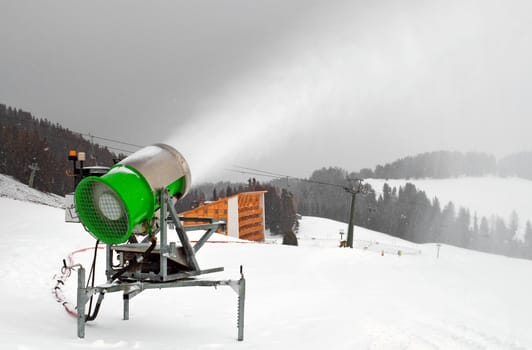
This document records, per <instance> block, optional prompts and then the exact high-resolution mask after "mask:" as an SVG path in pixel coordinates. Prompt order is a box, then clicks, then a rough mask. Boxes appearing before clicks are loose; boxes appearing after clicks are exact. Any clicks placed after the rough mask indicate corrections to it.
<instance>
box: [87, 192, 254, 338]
mask: <svg viewBox="0 0 532 350" xmlns="http://www.w3.org/2000/svg"><path fill="white" fill-rule="evenodd" d="M160 218H161V220H160V227H159V250H158V253H159V255H160V260H159V262H160V268H159V271H158V273H155V272H149V273H139V272H135V273H134V272H125V273H123V274H121V277H120V278H118V279H115V280H113V278H112V276H113V275H114V274H115V273H116V272H117V271H118V270H117V269H115V268H114V267H113V250H115V249H116V250H118V249H127V248H131V246H134V244H124V245H120V246H111V245H107V247H106V270H105V273H106V276H107V283H106V284H103V285H100V286H96V287H87V286H86V285H85V269H84V268H83V266H79V267H78V269H77V272H78V290H77V312H78V317H77V329H78V337H79V338H84V337H85V324H86V322H87V321H92V320H94V319H95V318H96V316H97V313H98V310H99V309H100V305H101V303H102V301H103V298H104V296H105V294H107V293H115V292H123V295H122V297H123V319H124V320H128V319H129V301H130V300H131V299H132V298H134V297H135V296H137V295H138V294H140V293H141V292H143V291H144V290H148V289H163V288H179V287H215V288H216V287H218V286H229V287H231V288H232V289H233V290H234V291H235V292H236V293H237V294H238V320H237V324H238V338H237V339H238V340H239V341H242V340H244V304H245V298H246V280H245V278H244V274H243V271H242V266H240V279H239V280H196V279H194V278H191V277H193V276H198V275H202V274H206V273H212V272H220V271H223V270H224V268H223V267H219V268H213V269H207V270H201V269H200V267H199V265H198V262H197V260H196V257H195V253H196V252H197V251H198V250H199V249H200V248H201V247H202V246H203V245H204V244H205V242H206V241H207V240H208V239H209V238H210V237H211V236H212V234H213V233H214V232H215V230H216V229H217V228H219V227H220V226H221V225H224V224H225V222H224V221H220V220H217V221H215V220H213V219H205V218H195V219H188V221H204V222H207V224H205V225H194V226H188V227H187V228H185V227H184V226H183V224H182V223H181V219H180V218H179V217H178V216H177V213H176V211H175V209H174V206H173V203H172V201H171V199H170V198H169V196H168V192H167V191H165V190H163V191H161V194H160ZM185 220H187V219H184V220H183V221H185ZM169 223H172V224H173V225H174V226H175V229H176V232H177V236H178V238H179V240H180V242H181V247H180V249H181V253H182V255H183V258H184V260H186V263H187V265H188V267H187V269H186V270H185V271H182V272H179V273H173V274H169V273H168V259H169V258H175V257H176V256H177V247H176V244H175V242H170V244H169V243H168V237H167V229H168V224H169ZM198 229H205V230H206V232H205V233H204V234H203V236H202V237H201V238H200V240H199V241H198V242H197V243H196V244H195V245H194V246H192V244H191V243H190V241H189V239H188V236H187V234H186V231H187V230H198ZM141 244H144V246H146V243H141ZM134 248H135V247H134ZM124 251H125V250H124ZM132 251H135V250H132ZM152 252H154V253H157V249H154V250H153V251H152ZM141 253H142V251H141ZM95 294H99V297H98V300H97V302H96V307H95V309H94V310H95V311H94V314H93V315H86V314H85V305H86V304H87V302H88V301H89V300H90V298H91V297H92V296H93V295H95Z"/></svg>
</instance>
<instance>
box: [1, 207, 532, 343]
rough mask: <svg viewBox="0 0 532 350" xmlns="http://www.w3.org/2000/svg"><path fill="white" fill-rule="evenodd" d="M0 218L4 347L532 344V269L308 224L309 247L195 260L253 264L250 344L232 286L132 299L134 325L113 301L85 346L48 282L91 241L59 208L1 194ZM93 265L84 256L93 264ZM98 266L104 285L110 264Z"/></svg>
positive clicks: (257, 248) (333, 225) (229, 248)
mask: <svg viewBox="0 0 532 350" xmlns="http://www.w3.org/2000/svg"><path fill="white" fill-rule="evenodd" d="M0 219H1V221H2V223H3V225H2V227H3V229H2V234H3V236H2V240H0V247H1V249H2V254H0V266H1V268H2V275H1V277H0V300H1V307H0V309H1V312H0V339H1V341H0V342H1V348H2V349H54V350H55V349H100V348H102V349H108V348H112V349H324V348H327V349H404V348H407V349H525V348H532V333H531V332H530V317H531V316H530V315H531V312H532V298H531V295H532V281H531V279H530V276H531V275H532V262H531V261H525V260H519V259H511V258H506V257H501V256H495V255H489V254H483V253H477V252H472V251H467V250H463V249H458V248H454V247H450V246H443V247H442V249H441V255H440V258H439V259H436V257H435V255H436V247H435V246H434V245H421V246H419V245H415V244H412V243H409V242H405V241H401V240H397V239H395V238H391V237H388V236H386V235H383V234H378V233H375V232H371V231H368V230H363V229H360V228H358V227H357V228H356V229H355V237H357V238H358V239H360V241H359V242H363V241H370V242H378V243H379V244H388V245H395V246H398V247H406V246H408V247H412V248H416V249H417V250H420V251H421V253H418V254H404V255H401V256H399V255H397V254H394V253H388V252H385V254H384V256H382V255H381V253H382V251H381V250H371V249H340V248H337V247H336V244H337V241H338V240H339V235H338V231H339V230H340V229H342V228H344V229H345V224H342V223H338V222H334V221H330V220H323V219H319V218H306V217H304V218H303V220H302V222H301V228H300V233H299V235H300V243H301V245H300V246H299V247H289V246H281V245H276V244H240V243H225V244H217V243H207V244H206V245H205V246H204V247H203V248H202V250H201V251H200V252H199V253H198V261H199V263H200V265H201V267H203V268H208V267H217V266H224V267H225V268H226V271H225V272H223V273H219V274H216V276H213V277H217V278H238V268H239V265H240V264H242V265H243V266H244V272H245V275H246V279H247V298H246V328H245V340H244V342H242V343H239V342H237V341H236V327H235V324H236V295H235V294H234V292H233V291H232V290H230V289H229V288H218V289H217V290H215V289H212V288H189V289H187V288H180V289H175V290H171V289H166V290H151V291H146V292H144V293H142V294H140V295H139V296H137V297H135V298H134V299H133V300H132V301H131V304H130V320H129V321H122V320H121V316H122V298H121V295H120V294H118V293H115V294H109V295H107V296H106V298H105V300H104V303H103V305H102V310H101V312H100V315H99V316H98V318H97V319H96V321H94V322H91V323H90V324H89V325H88V326H87V328H86V337H85V339H78V338H77V337H76V320H75V319H74V318H72V317H71V316H69V315H68V314H67V313H66V312H65V311H64V310H63V308H62V307H61V305H60V304H58V303H57V302H56V301H55V300H54V298H53V296H52V292H51V288H52V286H53V285H54V284H55V283H54V275H55V274H57V273H59V270H60V267H61V264H62V262H61V261H62V259H63V258H64V257H66V256H67V255H68V254H69V253H70V252H72V251H74V250H77V249H80V248H84V247H91V246H93V245H94V240H93V239H92V237H91V236H90V235H89V234H88V233H86V232H84V230H83V229H82V227H81V225H79V224H66V223H64V222H63V220H64V213H63V211H62V210H60V209H57V208H52V207H49V206H44V205H38V204H34V203H28V202H22V201H16V200H13V199H9V198H0ZM313 238H314V239H313ZM220 239H223V237H215V238H214V240H220ZM316 242H321V243H320V244H316ZM360 245H361V246H362V245H363V243H360ZM91 257H92V253H91V252H90V251H87V252H83V253H79V254H77V255H75V256H74V258H75V261H76V262H79V263H82V264H84V265H85V266H87V267H88V265H89V262H90V259H91ZM98 262H99V264H98V268H97V283H101V282H103V280H102V279H103V273H104V272H103V265H102V264H103V258H102V256H100V259H99V260H98ZM75 287H76V277H75V276H72V277H71V278H70V279H69V280H67V282H66V285H65V287H64V290H65V294H66V296H67V298H69V299H70V300H71V301H74V300H75V294H76V293H75Z"/></svg>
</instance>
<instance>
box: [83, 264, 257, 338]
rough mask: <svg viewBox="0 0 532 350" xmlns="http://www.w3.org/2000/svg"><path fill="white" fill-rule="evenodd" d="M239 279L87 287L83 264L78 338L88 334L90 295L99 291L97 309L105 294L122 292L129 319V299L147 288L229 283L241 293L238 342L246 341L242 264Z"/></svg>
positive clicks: (206, 285) (124, 313)
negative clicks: (86, 311)
mask: <svg viewBox="0 0 532 350" xmlns="http://www.w3.org/2000/svg"><path fill="white" fill-rule="evenodd" d="M240 272H241V275H240V279H239V280H194V279H190V280H189V279H187V280H177V281H173V282H164V283H152V282H143V281H136V282H120V281H117V282H113V283H106V284H103V285H100V286H96V287H85V269H84V268H83V267H80V268H79V269H78V293H77V312H78V320H77V323H78V327H77V328H78V337H79V338H84V337H85V324H86V323H87V321H90V319H88V318H87V315H85V305H86V304H87V302H88V301H89V299H90V297H91V296H92V295H94V294H96V293H99V294H100V296H99V297H98V301H97V308H99V307H100V304H101V302H102V301H103V296H104V295H105V294H107V293H115V292H122V293H123V294H122V298H123V319H124V320H129V301H130V300H131V299H133V298H134V297H135V296H137V295H138V294H140V293H142V292H143V291H145V290H147V289H163V288H179V287H218V286H229V287H231V289H233V290H234V291H235V292H236V294H237V295H238V314H237V326H238V337H237V339H238V341H242V340H244V306H245V300H246V279H245V278H244V274H243V273H242V266H241V267H240Z"/></svg>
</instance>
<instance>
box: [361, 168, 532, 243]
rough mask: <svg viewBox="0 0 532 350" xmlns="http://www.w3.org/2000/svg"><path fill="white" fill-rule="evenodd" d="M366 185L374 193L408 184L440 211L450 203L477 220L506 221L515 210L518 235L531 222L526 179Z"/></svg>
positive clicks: (531, 191)
mask: <svg viewBox="0 0 532 350" xmlns="http://www.w3.org/2000/svg"><path fill="white" fill-rule="evenodd" d="M366 182H367V183H369V184H370V185H371V186H372V187H373V189H375V191H376V192H377V194H380V193H382V186H383V185H384V183H388V185H390V186H391V187H392V188H393V187H397V188H399V187H400V186H404V185H405V184H406V183H407V182H411V183H412V184H414V185H415V186H416V188H418V189H420V190H423V191H425V193H426V194H427V196H428V197H429V199H432V198H434V197H438V199H439V200H440V204H441V207H442V208H443V207H444V206H445V205H446V204H447V203H448V202H450V201H452V202H453V203H454V204H455V207H456V208H457V209H458V208H459V207H464V208H468V209H469V210H470V212H471V215H474V213H475V212H476V213H477V215H478V216H479V217H482V216H485V217H487V218H489V217H490V216H491V215H498V216H500V217H502V218H503V219H505V220H508V218H509V217H510V214H511V213H512V211H513V210H515V212H516V213H517V215H518V216H519V220H520V229H519V231H521V232H522V231H523V230H524V226H525V224H526V221H527V220H530V221H531V222H532V210H531V204H530V200H531V198H532V181H530V180H525V179H520V178H502V177H494V176H486V177H458V178H451V179H409V180H405V179H399V180H394V179H390V180H384V179H367V180H366Z"/></svg>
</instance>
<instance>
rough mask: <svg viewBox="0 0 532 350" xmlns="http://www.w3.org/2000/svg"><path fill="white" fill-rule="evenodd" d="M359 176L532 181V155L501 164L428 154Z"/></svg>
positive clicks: (488, 158) (474, 155) (480, 157)
mask: <svg viewBox="0 0 532 350" xmlns="http://www.w3.org/2000/svg"><path fill="white" fill-rule="evenodd" d="M357 175H358V176H360V177H361V178H364V179H368V178H377V179H410V178H413V179H419V178H434V179H444V178H450V177H458V176H483V175H498V176H516V177H521V178H524V179H532V152H520V153H515V154H511V155H508V156H506V157H503V158H501V159H499V160H498V161H497V159H496V158H495V156H493V155H490V154H486V153H479V152H468V153H461V152H450V151H437V152H428V153H422V154H418V155H416V156H412V157H405V158H401V159H398V160H396V161H394V162H391V163H386V164H385V165H377V166H376V167H375V168H374V169H369V168H365V169H362V170H360V172H359V173H358V174H357Z"/></svg>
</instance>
